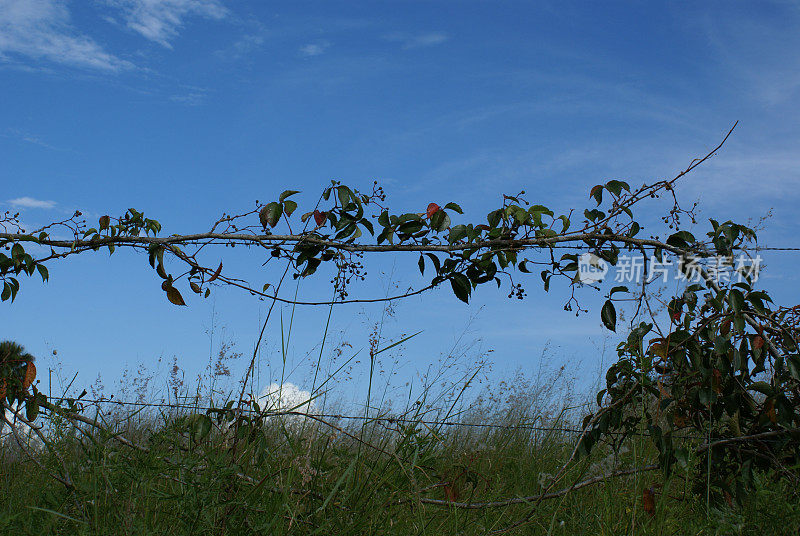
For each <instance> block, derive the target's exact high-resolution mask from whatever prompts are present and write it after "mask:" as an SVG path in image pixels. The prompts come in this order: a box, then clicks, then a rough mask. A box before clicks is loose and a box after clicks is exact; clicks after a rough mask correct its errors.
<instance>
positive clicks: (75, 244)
mask: <svg viewBox="0 0 800 536" xmlns="http://www.w3.org/2000/svg"><path fill="white" fill-rule="evenodd" d="M0 240H4V241H11V242H20V241H29V242H35V243H37V244H39V245H42V246H48V247H52V248H69V249H73V248H75V249H77V248H81V249H86V248H89V249H94V248H100V247H106V246H137V245H138V246H142V245H145V246H150V245H162V246H168V245H180V244H191V243H209V242H212V241H215V240H223V241H225V242H226V243H232V242H235V243H239V244H261V245H263V244H264V243H270V244H277V243H283V244H285V243H292V244H295V243H300V242H303V243H308V244H315V245H319V246H323V247H326V248H331V249H336V250H340V251H346V252H350V253H381V252H404V251H410V252H419V253H426V252H427V253H454V252H458V251H464V250H468V249H496V248H511V249H520V248H535V247H542V248H544V247H548V246H551V245H555V244H564V243H573V242H585V241H587V240H590V241H591V240H601V241H603V242H619V243H623V244H626V245H631V246H636V247H641V246H648V247H656V248H661V249H664V250H666V251H670V252H672V253H675V254H677V255H681V254H686V253H690V252H691V251H687V250H684V249H681V248H678V247H675V246H671V245H669V244H667V243H665V242H661V241H660V240H655V239H649V238H634V237H629V236H625V235H618V234H606V233H601V232H588V233H569V234H564V235H559V236H551V237H539V238H518V239H495V240H482V241H476V242H456V243H454V244H359V243H354V242H342V241H338V240H328V239H322V238H319V237H317V236H315V235H309V234H300V235H273V234H266V235H252V234H243V233H230V234H227V233H196V234H186V235H171V236H165V237H157V236H113V237H112V236H106V237H101V238H97V239H92V240H51V239H43V240H37V239H34V240H30V235H23V234H13V233H0Z"/></svg>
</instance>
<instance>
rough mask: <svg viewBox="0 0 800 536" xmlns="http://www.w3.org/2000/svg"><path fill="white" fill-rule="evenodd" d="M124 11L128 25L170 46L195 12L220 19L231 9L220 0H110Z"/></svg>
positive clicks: (198, 14)
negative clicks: (187, 19)
mask: <svg viewBox="0 0 800 536" xmlns="http://www.w3.org/2000/svg"><path fill="white" fill-rule="evenodd" d="M108 2H109V3H110V4H111V5H113V6H116V7H118V8H120V9H122V10H123V17H124V19H125V22H126V24H127V25H128V27H129V28H131V29H132V30H134V31H136V32H138V33H140V34H141V35H142V36H144V37H145V38H147V39H149V40H151V41H154V42H156V43H158V44H160V45H162V46H164V47H166V48H172V45H171V44H170V40H172V39H173V38H175V37H176V36H177V35H178V31H179V30H180V28H181V27H182V26H183V24H184V19H185V18H187V17H189V16H192V15H195V16H199V17H205V18H208V19H215V20H220V19H223V18H225V17H226V16H227V15H228V10H227V9H226V8H225V6H223V5H222V4H221V3H220V2H219V1H218V0H108Z"/></svg>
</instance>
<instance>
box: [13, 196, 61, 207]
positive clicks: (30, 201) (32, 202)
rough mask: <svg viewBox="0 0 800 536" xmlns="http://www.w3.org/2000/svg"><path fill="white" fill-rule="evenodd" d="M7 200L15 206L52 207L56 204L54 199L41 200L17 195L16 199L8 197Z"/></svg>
mask: <svg viewBox="0 0 800 536" xmlns="http://www.w3.org/2000/svg"><path fill="white" fill-rule="evenodd" d="M8 202H9V203H10V204H11V205H13V206H15V207H22V208H53V207H55V206H56V202H55V201H43V200H41V199H34V198H33V197H18V198H16V199H9V200H8Z"/></svg>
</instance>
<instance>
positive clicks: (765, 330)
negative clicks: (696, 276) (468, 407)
mask: <svg viewBox="0 0 800 536" xmlns="http://www.w3.org/2000/svg"><path fill="white" fill-rule="evenodd" d="M711 223H712V226H713V230H712V231H711V232H709V233H708V235H709V238H710V241H711V244H712V245H713V249H714V252H715V253H716V254H718V255H730V254H731V252H732V246H733V245H735V244H736V243H737V241H738V240H740V239H741V237H742V236H745V237H753V238H754V236H755V235H754V233H753V231H752V230H751V229H747V228H744V227H742V226H740V225H736V224H732V223H730V222H726V223H725V224H719V223H718V222H716V221H713V220H712V222H711ZM681 239H686V240H691V241H693V240H694V239H693V237H692V236H691V235H689V234H688V233H685V232H684V233H683V234H682V238H681ZM673 241H674V240H673ZM796 312H797V309H796V308H791V309H781V308H774V307H773V306H772V299H771V298H770V296H769V295H768V294H767V293H766V292H764V291H761V290H756V289H755V288H754V287H753V281H752V278H751V277H749V276H748V277H745V278H744V279H743V280H742V281H740V282H736V283H732V284H729V285H723V286H721V285H719V284H716V283H710V284H706V285H700V284H691V285H688V286H687V287H686V289H685V290H684V291H683V293H682V294H681V295H679V296H676V297H674V298H673V299H672V300H670V301H669V303H668V304H667V307H666V314H667V316H668V326H667V328H666V329H662V328H660V327H659V326H658V325H655V324H653V323H645V322H641V323H640V324H639V325H638V326H637V327H635V328H634V329H633V330H632V331H631V333H630V335H629V336H628V337H627V340H625V341H623V342H621V343H620V344H619V346H618V348H617V351H618V355H619V361H618V362H617V363H615V364H614V365H613V366H612V367H611V368H610V369H609V370H608V372H607V374H606V388H605V389H604V390H602V391H600V393H598V397H597V401H598V404H599V405H601V407H602V409H601V410H600V411H599V412H598V413H597V415H594V416H590V417H588V421H587V422H591V429H590V431H589V433H587V434H586V435H585V436H584V438H583V440H582V442H581V445H580V451H581V452H582V453H588V451H590V450H591V448H592V447H593V445H594V444H595V443H596V442H598V441H599V440H600V439H601V438H603V437H609V436H610V435H611V434H618V433H620V432H621V434H622V436H623V437H624V436H627V435H631V434H636V433H639V432H641V431H643V429H644V430H646V431H647V433H648V434H649V435H650V436H651V437H652V438H653V442H654V444H655V446H656V447H657V448H658V450H659V452H660V457H659V458H660V459H659V461H660V465H661V467H662V468H663V469H664V471H665V472H666V473H667V474H669V473H670V472H671V471H672V470H673V466H674V464H675V463H678V464H679V465H681V466H684V467H685V466H686V464H687V459H688V457H689V450H688V449H687V448H685V447H682V448H679V447H678V446H677V443H678V441H677V439H678V438H685V437H686V436H687V435H688V436H693V437H704V438H706V439H705V443H704V444H703V445H702V446H701V447H700V448H699V449H697V450H696V452H697V453H698V454H700V462H701V463H700V464H698V467H699V468H701V469H702V470H701V471H700V472H699V473H698V474H697V475H696V476H697V479H696V484H697V486H698V487H699V488H703V489H705V487H706V486H707V485H708V484H710V485H711V490H713V491H714V494H715V497H716V498H717V499H726V500H728V501H731V500H732V499H733V498H736V499H739V500H740V499H742V498H743V497H744V496H745V495H746V494H747V493H748V492H749V491H750V490H751V489H752V485H753V470H754V469H773V470H776V471H779V472H781V473H785V474H786V475H788V476H791V478H793V479H797V478H798V475H797V467H798V466H799V465H798V464H800V353H799V351H798V350H799V348H798V340H800V329H798V324H797V315H796ZM792 475H793V476H792Z"/></svg>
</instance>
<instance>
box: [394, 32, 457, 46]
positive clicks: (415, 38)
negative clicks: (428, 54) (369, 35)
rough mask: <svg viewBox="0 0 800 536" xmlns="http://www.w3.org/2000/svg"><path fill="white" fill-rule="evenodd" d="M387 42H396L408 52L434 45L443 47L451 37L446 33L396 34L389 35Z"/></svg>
mask: <svg viewBox="0 0 800 536" xmlns="http://www.w3.org/2000/svg"><path fill="white" fill-rule="evenodd" d="M385 38H386V40H387V41H394V42H398V43H401V44H402V47H403V48H404V49H406V50H408V49H412V48H422V47H430V46H434V45H441V44H442V43H444V42H445V41H447V40H448V39H450V36H449V35H447V34H446V33H444V32H427V33H422V34H407V33H402V32H395V33H391V34H389V35H387V36H386V37H385Z"/></svg>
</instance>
